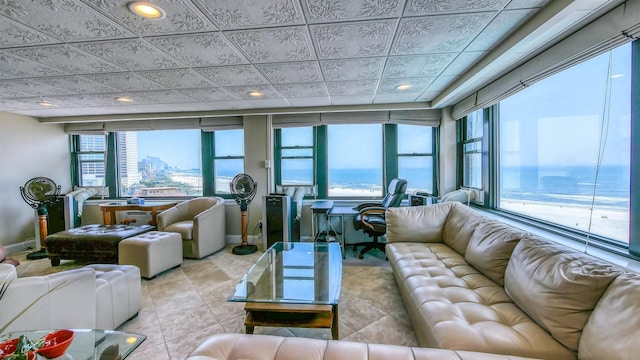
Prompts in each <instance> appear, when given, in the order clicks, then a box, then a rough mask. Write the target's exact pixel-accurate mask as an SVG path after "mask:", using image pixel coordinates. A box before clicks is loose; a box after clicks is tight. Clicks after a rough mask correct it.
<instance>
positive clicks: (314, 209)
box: [311, 200, 333, 241]
mask: <svg viewBox="0 0 640 360" xmlns="http://www.w3.org/2000/svg"><path fill="white" fill-rule="evenodd" d="M331 208H333V201H331V200H318V201H314V203H313V204H312V205H311V234H312V235H313V241H318V240H319V239H320V237H321V236H322V233H323V232H322V231H320V224H318V225H316V221H317V217H318V215H322V216H324V220H325V225H327V227H328V224H329V211H331ZM316 227H317V229H316ZM324 234H325V239H326V235H328V234H329V231H328V229H327V231H325V232H324Z"/></svg>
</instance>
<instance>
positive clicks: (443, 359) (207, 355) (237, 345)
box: [186, 334, 525, 360]
mask: <svg viewBox="0 0 640 360" xmlns="http://www.w3.org/2000/svg"><path fill="white" fill-rule="evenodd" d="M239 359H253V360H257V359H261V360H525V359H524V358H521V357H517V356H509V355H495V354H486V353H479V352H473V351H453V350H443V349H427V348H418V347H406V346H396V345H382V344H364V343H357V342H351V341H341V340H319V339H307V338H296V337H282V336H271V335H246V334H218V335H213V336H211V337H209V338H207V339H205V340H204V341H203V342H202V343H201V344H200V345H199V346H198V347H197V348H196V349H195V350H194V351H193V352H192V353H191V354H190V355H189V356H188V357H187V358H186V360H239Z"/></svg>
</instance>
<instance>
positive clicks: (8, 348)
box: [0, 339, 20, 356]
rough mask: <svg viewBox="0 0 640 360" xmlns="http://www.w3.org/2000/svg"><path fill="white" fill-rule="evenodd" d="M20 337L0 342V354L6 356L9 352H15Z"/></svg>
mask: <svg viewBox="0 0 640 360" xmlns="http://www.w3.org/2000/svg"><path fill="white" fill-rule="evenodd" d="M19 340H20V339H11V340H7V341H5V342H2V343H0V356H6V355H9V354H13V352H14V351H16V348H17V347H18V341H19Z"/></svg>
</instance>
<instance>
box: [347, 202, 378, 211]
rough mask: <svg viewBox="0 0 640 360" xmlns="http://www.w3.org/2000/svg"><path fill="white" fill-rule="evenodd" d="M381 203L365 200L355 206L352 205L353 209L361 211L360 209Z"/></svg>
mask: <svg viewBox="0 0 640 360" xmlns="http://www.w3.org/2000/svg"><path fill="white" fill-rule="evenodd" d="M381 206H382V203H381V202H367V203H362V204H358V205H357V206H354V207H353V210H355V211H362V209H364V208H368V207H381Z"/></svg>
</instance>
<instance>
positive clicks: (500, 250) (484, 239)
mask: <svg viewBox="0 0 640 360" xmlns="http://www.w3.org/2000/svg"><path fill="white" fill-rule="evenodd" d="M524 235H525V232H523V231H520V230H518V229H516V228H514V227H512V226H509V225H506V224H503V223H501V222H498V221H494V220H490V219H487V221H486V222H484V223H481V224H479V225H478V227H477V228H476V230H475V231H474V232H473V234H472V235H471V238H470V239H469V244H468V245H467V250H466V251H465V254H464V258H465V260H467V262H468V263H469V264H470V265H471V266H473V267H474V268H476V269H478V271H480V272H481V273H482V274H483V275H484V276H486V277H488V278H489V279H491V280H493V281H495V282H496V283H498V284H500V285H504V272H505V270H506V269H507V264H508V263H509V258H510V257H511V253H512V252H513V248H514V247H515V246H516V244H517V243H518V241H520V239H521V238H522V237H523V236H524Z"/></svg>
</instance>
